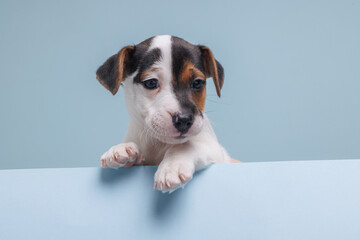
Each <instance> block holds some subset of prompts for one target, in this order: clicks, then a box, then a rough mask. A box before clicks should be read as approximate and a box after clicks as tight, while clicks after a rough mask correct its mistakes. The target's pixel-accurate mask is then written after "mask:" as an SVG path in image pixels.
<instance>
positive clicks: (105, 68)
mask: <svg viewBox="0 0 360 240" xmlns="http://www.w3.org/2000/svg"><path fill="white" fill-rule="evenodd" d="M134 49H135V47H133V46H127V47H124V48H123V49H121V50H120V51H119V52H118V53H117V54H115V55H113V56H111V57H110V58H109V59H108V60H106V62H105V63H104V64H103V65H101V66H100V67H99V68H98V70H97V71H96V78H97V80H99V82H100V83H101V84H102V85H103V86H104V87H105V88H106V89H107V90H109V91H110V92H111V93H112V94H113V95H115V94H116V92H117V91H118V89H119V87H120V83H121V82H122V81H124V79H125V78H126V76H127V74H128V73H129V65H130V58H131V55H132V53H133V51H134Z"/></svg>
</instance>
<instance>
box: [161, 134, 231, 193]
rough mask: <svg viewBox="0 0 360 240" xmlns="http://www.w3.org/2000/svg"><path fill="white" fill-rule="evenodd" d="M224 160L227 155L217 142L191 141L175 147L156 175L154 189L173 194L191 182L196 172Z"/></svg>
mask: <svg viewBox="0 0 360 240" xmlns="http://www.w3.org/2000/svg"><path fill="white" fill-rule="evenodd" d="M224 158H228V155H227V153H226V152H225V150H224V149H223V148H222V147H221V146H220V145H219V144H218V143H215V142H213V143H212V142H205V143H203V142H192V141H189V142H187V143H184V144H180V145H173V146H172V147H170V148H169V150H168V151H167V152H166V153H165V156H164V159H163V160H162V162H161V163H160V165H159V168H158V170H157V171H156V173H155V177H154V188H155V189H158V190H161V191H162V192H172V191H174V190H176V189H177V188H179V187H182V186H184V185H185V184H186V183H187V182H188V181H190V180H191V179H192V176H193V174H194V172H195V171H197V170H200V169H202V168H205V167H207V166H208V165H209V164H211V163H215V162H224V161H225V160H224ZM226 161H227V160H226Z"/></svg>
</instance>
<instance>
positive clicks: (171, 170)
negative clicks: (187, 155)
mask: <svg viewBox="0 0 360 240" xmlns="http://www.w3.org/2000/svg"><path fill="white" fill-rule="evenodd" d="M193 174H194V164H192V163H183V162H178V163H173V162H171V163H164V164H161V165H160V166H159V168H158V170H157V171H156V173H155V177H154V189H157V190H160V191H162V192H163V193H165V192H169V193H171V192H173V191H175V190H176V189H178V188H179V187H184V186H185V184H186V183H187V182H188V181H190V180H191V178H192V176H193Z"/></svg>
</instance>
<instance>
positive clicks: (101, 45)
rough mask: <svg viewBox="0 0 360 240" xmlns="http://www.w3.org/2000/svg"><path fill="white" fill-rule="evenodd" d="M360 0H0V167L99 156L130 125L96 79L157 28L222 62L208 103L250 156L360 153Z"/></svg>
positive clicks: (220, 131)
mask: <svg viewBox="0 0 360 240" xmlns="http://www.w3.org/2000/svg"><path fill="white" fill-rule="evenodd" d="M359 24H360V2H359V1H354V0H338V1H310V0H309V1H281V0H275V1H235V0H234V1H192V0H183V1H167V0H161V1H145V0H139V1H84V0H79V1H69V0H65V1H54V0H50V1H40V0H34V1H10V0H1V1H0V168H35V167H77V166H98V164H99V163H98V161H99V157H100V155H101V154H102V153H103V152H104V151H105V150H107V149H108V148H109V147H110V146H112V145H114V144H117V143H119V142H121V140H122V138H123V137H124V135H125V131H126V127H127V124H128V115H127V112H126V110H125V105H124V101H123V92H122V91H119V94H118V95H117V96H115V97H113V96H111V94H110V93H109V92H107V91H106V90H105V89H104V88H103V87H102V86H101V85H100V84H99V83H98V82H97V81H96V79H95V71H96V69H97V67H98V66H99V65H100V64H102V63H103V62H104V61H105V60H106V58H107V57H109V56H110V55H111V54H114V53H115V52H117V51H118V50H119V49H120V48H121V47H123V46H124V45H127V44H135V43H138V42H140V41H142V40H144V39H146V38H148V37H150V36H152V35H157V34H173V35H177V36H180V37H183V38H185V39H187V40H188V41H190V42H193V43H200V44H205V45H207V46H209V47H210V48H211V49H212V50H213V52H214V53H215V56H216V57H217V59H218V60H219V61H220V62H221V63H222V65H223V66H224V68H225V75H226V79H225V85H224V88H223V94H222V98H221V99H218V98H217V97H216V93H215V91H214V87H213V86H212V84H208V87H209V88H210V91H209V96H208V101H207V108H206V113H207V114H208V116H209V117H210V119H211V120H212V122H213V124H214V126H215V130H216V132H217V135H218V137H219V139H220V141H221V142H222V143H223V145H224V146H225V147H226V148H227V149H228V151H229V152H230V154H231V155H232V156H233V157H235V158H237V159H240V160H243V161H271V160H299V159H340V158H341V159H344V158H360V146H359V142H360V124H359V122H360V111H359V109H360V94H359V92H360V68H359V66H360V44H359V42H360V27H359Z"/></svg>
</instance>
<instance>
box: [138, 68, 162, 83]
mask: <svg viewBox="0 0 360 240" xmlns="http://www.w3.org/2000/svg"><path fill="white" fill-rule="evenodd" d="M158 70H159V69H158V68H155V67H153V68H149V69H147V70H145V71H143V72H142V73H141V75H140V80H144V79H145V78H146V77H147V76H148V75H149V74H150V73H151V72H156V71H158Z"/></svg>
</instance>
